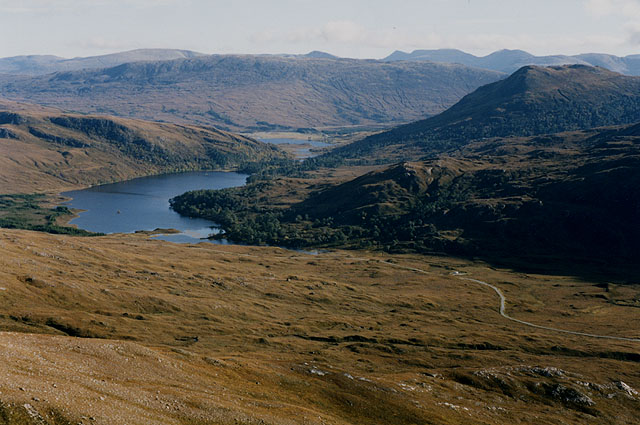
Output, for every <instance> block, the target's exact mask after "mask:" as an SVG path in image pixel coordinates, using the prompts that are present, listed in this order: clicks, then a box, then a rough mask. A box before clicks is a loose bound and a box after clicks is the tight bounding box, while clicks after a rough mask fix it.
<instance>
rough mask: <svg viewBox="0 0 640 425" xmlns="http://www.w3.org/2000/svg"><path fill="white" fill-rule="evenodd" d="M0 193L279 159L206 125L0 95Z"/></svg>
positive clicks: (280, 156)
mask: <svg viewBox="0 0 640 425" xmlns="http://www.w3.org/2000/svg"><path fill="white" fill-rule="evenodd" d="M0 153H1V155H0V194H5V193H21V192H23V193H31V192H34V191H37V192H44V191H47V190H59V189H62V188H69V187H77V186H88V185H94V184H99V183H106V182H113V181H117V180H125V179H129V178H133V177H139V176H143V175H150V174H157V173H165V172H176V171H187V170H200V169H230V168H236V167H238V166H243V165H248V164H249V163H255V162H260V161H262V162H269V161H270V160H275V159H283V158H285V154H284V153H283V152H281V151H279V150H278V149H276V148H275V147H274V146H272V145H267V144H264V143H261V142H258V141H256V140H252V139H249V138H246V137H242V136H237V135H234V134H231V133H227V132H223V131H219V130H216V129H214V128H211V127H207V128H203V127H195V126H186V125H173V124H162V123H154V122H146V121H140V120H128V119H122V118H114V117H106V116H96V115H75V114H66V113H62V112H60V111H57V110H54V109H50V108H42V107H38V106H33V105H25V104H17V103H14V102H8V101H0Z"/></svg>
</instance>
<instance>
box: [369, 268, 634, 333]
mask: <svg viewBox="0 0 640 425" xmlns="http://www.w3.org/2000/svg"><path fill="white" fill-rule="evenodd" d="M381 263H384V264H388V265H390V266H394V267H397V268H401V269H404V270H410V271H414V272H418V273H424V274H430V273H429V272H427V271H426V270H422V269H418V268H415V267H407V266H401V265H399V264H394V263H391V262H388V261H381ZM453 275H454V276H456V277H457V278H458V279H461V280H466V281H469V282H474V283H477V284H479V285H483V286H487V287H489V288H491V289H493V290H494V291H495V292H496V294H498V296H499V297H500V310H499V311H500V315H501V316H502V317H504V318H505V319H507V320H510V321H512V322H516V323H520V324H521V325H525V326H530V327H532V328H536V329H543V330H546V331H552V332H561V333H565V334H571V335H578V336H586V337H589V338H600V339H613V340H617V341H628V342H640V338H625V337H621V336H613V335H596V334H590V333H586V332H576V331H569V330H566V329H558V328H552V327H549V326H541V325H536V324H535V323H531V322H526V321H524V320H520V319H516V318H515V317H511V316H509V315H508V314H507V311H506V303H507V299H506V297H505V296H504V294H503V293H502V291H501V290H500V289H499V288H498V287H497V286H495V285H492V284H490V283H487V282H483V281H481V280H478V279H471V278H469V277H462V276H463V275H464V274H463V273H460V272H453Z"/></svg>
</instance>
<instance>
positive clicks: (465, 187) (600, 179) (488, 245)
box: [173, 124, 640, 273]
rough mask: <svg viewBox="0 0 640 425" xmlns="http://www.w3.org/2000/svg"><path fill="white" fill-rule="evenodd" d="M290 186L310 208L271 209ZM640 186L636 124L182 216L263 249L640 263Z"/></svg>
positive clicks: (241, 191) (196, 201) (246, 196)
mask: <svg viewBox="0 0 640 425" xmlns="http://www.w3.org/2000/svg"><path fill="white" fill-rule="evenodd" d="M280 185H288V186H289V187H290V192H291V193H297V194H298V197H301V198H302V200H301V201H295V202H290V203H289V204H288V205H282V206H281V207H278V208H274V207H272V206H270V205H273V202H271V200H272V199H273V197H274V196H275V195H274V194H276V193H278V192H282V189H278V186H280ZM313 185H315V188H314V187H313ZM639 185H640V124H633V125H628V126H623V127H613V128H604V129H596V130H588V131H583V132H570V133H559V134H554V135H545V136H538V137H528V138H506V139H490V140H486V141H480V142H475V143H470V144H468V145H466V146H464V147H463V148H461V149H460V150H459V151H456V152H453V153H451V154H448V155H441V156H439V157H434V158H433V159H429V160H425V161H422V162H414V163H400V164H396V165H393V166H391V167H388V168H384V169H381V170H378V171H373V172H371V173H368V174H365V175H363V176H361V177H358V178H356V179H353V180H349V181H346V182H344V183H341V184H335V185H333V186H329V187H318V180H317V179H315V180H314V179H311V180H310V181H309V182H308V183H307V184H306V186H305V184H301V183H295V182H292V181H287V179H281V180H276V181H272V182H269V181H267V182H258V183H254V184H252V185H249V186H246V187H243V188H236V189H226V190H222V191H216V192H212V191H198V192H191V193H187V194H185V195H182V196H180V197H178V198H176V199H175V200H174V201H173V206H174V208H175V209H176V210H177V211H179V212H180V213H183V214H188V215H194V216H205V217H208V218H210V219H213V220H215V221H217V222H219V223H221V224H223V226H225V229H226V230H227V232H228V234H227V236H228V237H230V238H232V239H233V238H236V239H237V240H240V241H245V240H248V241H252V242H253V243H255V242H256V241H260V240H262V241H265V242H267V243H273V244H284V245H290V246H316V247H318V246H320V247H322V246H348V247H371V246H375V247H377V248H381V249H385V250H387V251H390V252H397V251H402V250H407V249H408V250H412V251H420V252H446V253H448V254H463V255H474V256H481V257H483V258H486V259H492V260H499V261H507V260H508V259H510V260H515V261H516V262H520V261H523V260H524V259H526V260H527V261H528V262H529V264H535V263H536V262H542V263H545V262H546V263H548V264H562V263H564V262H565V261H567V259H569V260H568V261H569V262H570V263H571V262H573V261H578V262H580V261H583V260H585V261H587V262H590V263H591V264H592V265H596V264H599V265H606V264H607V262H608V263H610V264H634V263H635V264H637V262H638V261H639V260H640V243H639V242H638V241H640V228H639V227H638V226H637V219H638V217H640V194H639V192H638V191H637V188H638V187H640V186H639ZM230 217H231V218H232V219H229V218H230ZM249 230H251V232H249ZM572 264H573V267H572V269H573V270H574V271H573V272H574V273H575V272H576V271H575V263H572ZM616 267H617V266H616Z"/></svg>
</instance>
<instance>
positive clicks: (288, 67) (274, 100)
mask: <svg viewBox="0 0 640 425" xmlns="http://www.w3.org/2000/svg"><path fill="white" fill-rule="evenodd" d="M500 78H503V74H501V73H497V72H494V71H485V70H477V69H472V68H468V67H465V66H462V65H448V64H432V63H418V62H416V63H386V62H380V61H365V60H356V59H326V58H306V57H296V58H285V57H280V56H254V55H220V56H217V55H211V56H203V57H197V58H192V59H178V60H172V61H160V62H134V63H126V64H121V65H118V66H116V67H111V68H105V69H99V70H83V71H68V72H59V73H54V74H47V75H44V76H37V77H29V76H14V77H12V76H0V93H2V95H3V96H4V97H5V98H9V99H11V100H15V101H25V102H30V103H37V104H42V105H48V106H54V107H58V108H61V109H67V110H73V111H77V112H82V113H102V114H107V115H118V116H127V117H134V118H140V119H147V120H164V121H169V122H182V123H190V124H196V125H214V126H216V127H218V128H222V129H227V130H233V131H255V130H258V131H263V130H282V129H294V130H297V129H302V130H303V131H305V130H307V129H310V128H325V127H361V126H365V127H367V126H368V127H371V126H373V127H377V128H380V127H382V126H391V125H393V124H399V123H405V122H408V121H411V120H413V119H419V118H423V117H425V116H430V115H433V114H436V113H438V112H441V111H442V110H444V109H446V108H447V107H449V106H450V105H452V104H454V103H455V102H457V101H458V100H459V99H460V98H461V97H462V96H464V95H465V94H467V93H469V92H471V91H473V90H474V89H476V88H477V87H479V86H481V85H483V84H486V83H489V82H493V81H496V80H498V79H500Z"/></svg>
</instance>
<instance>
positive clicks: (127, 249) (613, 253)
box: [0, 49, 640, 425]
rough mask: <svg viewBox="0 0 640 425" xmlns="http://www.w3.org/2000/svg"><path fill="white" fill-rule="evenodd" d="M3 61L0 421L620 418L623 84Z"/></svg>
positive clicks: (629, 225) (630, 147) (316, 56)
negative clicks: (11, 72)
mask: <svg viewBox="0 0 640 425" xmlns="http://www.w3.org/2000/svg"><path fill="white" fill-rule="evenodd" d="M423 53H424V52H423ZM424 54H425V55H426V53H424ZM10 59H12V60H10V61H9V60H5V61H0V66H12V67H14V68H11V69H14V71H15V72H16V73H20V74H21V75H6V74H5V75H2V76H0V94H1V95H2V96H3V97H4V98H5V99H12V100H5V99H3V100H0V153H1V155H0V331H1V332H0V359H1V361H0V425H4V424H7V425H43V424H45V425H70V424H83V425H87V424H104V425H111V424H129V425H132V424H134V425H146V424H149V425H152V424H153V425H158V424H176V425H213V424H229V425H231V424H236V425H237V424H247V425H249V424H256V425H258V424H262V425H264V424H274V425H275V424H309V425H311V424H317V425H328V424H331V425H341V424H345V425H346V424H437V425H441V424H445V425H446V424H452V425H453V424H474V425H475V424H486V425H490V424H491V425H493V424H517V423H522V424H536V425H538V424H549V425H551V424H554V425H555V424H572V423H589V424H603V425H604V424H622V425H631V424H635V423H636V422H637V417H638V411H639V410H640V409H639V407H640V393H639V392H638V391H640V369H639V368H638V363H639V362H640V355H639V354H638V348H639V347H640V333H639V332H640V329H639V328H638V319H640V313H639V312H640V310H639V309H640V282H639V281H638V273H637V271H638V269H637V264H638V261H639V260H640V244H639V242H638V241H640V228H638V226H637V221H638V217H640V198H639V197H638V196H639V193H638V191H637V188H638V187H640V186H639V185H640V174H639V170H640V151H639V149H640V124H638V123H639V122H640V95H639V93H640V79H639V78H638V77H630V76H624V75H621V74H617V73H615V72H611V71H607V70H604V69H602V68H594V67H589V66H585V65H584V64H577V65H576V64H574V65H563V66H556V67H538V66H525V67H523V68H520V69H518V70H516V71H515V72H514V73H513V74H512V75H510V76H507V75H505V74H502V73H501V72H497V71H490V70H487V69H484V70H481V69H476V68H470V67H468V66H464V65H452V64H442V63H433V62H425V61H423V60H422V59H419V58H413V59H416V60H413V59H410V60H401V61H397V62H396V61H389V62H385V61H373V60H356V59H353V60H352V59H340V58H336V57H332V56H331V55H326V54H322V53H321V52H315V53H313V54H309V55H211V56H210V55H201V54H198V53H195V52H193V51H186V50H171V49H161V50H157V49H144V50H136V51H131V52H124V53H122V54H113V55H108V57H90V58H76V59H73V60H63V59H61V58H56V57H48V56H47V57H37V58H28V57H27V58H18V59H16V60H13V59H14V58H10ZM102 65H104V67H102ZM65 67H66V68H65ZM1 69H3V68H1V67H0V70H1ZM25 102H31V103H25ZM43 105H44V106H43ZM213 125H215V126H216V127H213ZM240 133H242V134H240ZM281 148H282V149H281ZM212 176H213V177H215V178H214V179H213V180H215V181H213V180H211V179H209V178H210V177H212ZM141 177H143V179H139V178H141ZM136 178H138V179H136ZM245 178H246V184H245ZM87 188H90V189H87ZM81 189H84V190H82V191H80V192H78V190H81ZM70 190H74V191H75V192H68V191H70ZM69 196H71V197H73V198H74V199H73V200H72V201H71V203H68V202H69V201H70V200H69ZM169 198H171V200H170V201H168V199H169ZM118 199H119V200H122V199H124V201H125V203H123V204H118V203H117V202H115V200H118ZM87 200H88V201H90V202H88V203H84V202H85V201H87ZM65 202H66V203H65ZM168 202H170V204H171V208H172V209H173V211H169V210H168V207H169V205H168ZM83 209H85V210H86V209H88V210H89V211H88V212H85V213H82V214H80V217H79V218H78V217H77V214H78V213H79V212H80V211H81V210H83ZM159 212H160V213H161V214H159ZM176 213H179V214H180V215H181V216H180V217H177V216H176ZM158 214H159V215H160V217H159V218H158V217H157V215H158ZM83 216H84V217H85V218H86V219H87V220H84V221H83V220H82V218H83ZM74 217H75V220H73V221H72V222H71V224H70V223H69V221H70V220H72V219H73V218H74ZM167 217H169V218H167ZM173 220H175V221H173ZM190 220H197V221H194V223H196V224H197V226H196V227H193V228H191V227H188V226H187V227H184V226H186V224H185V223H188V222H189V221H190ZM214 224H215V225H216V226H218V227H219V228H220V229H222V233H219V234H217V235H213V236H211V241H217V240H220V239H222V240H225V242H230V244H214V243H205V240H204V239H203V238H205V237H206V236H207V235H208V233H210V232H209V228H208V227H209V225H212V226H213V225H214ZM76 226H77V227H76ZM101 232H102V233H101ZM179 232H183V233H182V234H180V233H179ZM196 233H197V235H195V236H194V234H196ZM211 233H215V231H214V230H211ZM184 235H187V236H189V235H191V236H189V237H188V238H186V239H185V238H181V237H182V236H184ZM172 241H174V242H180V243H174V242H172ZM211 241H206V242H211Z"/></svg>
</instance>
